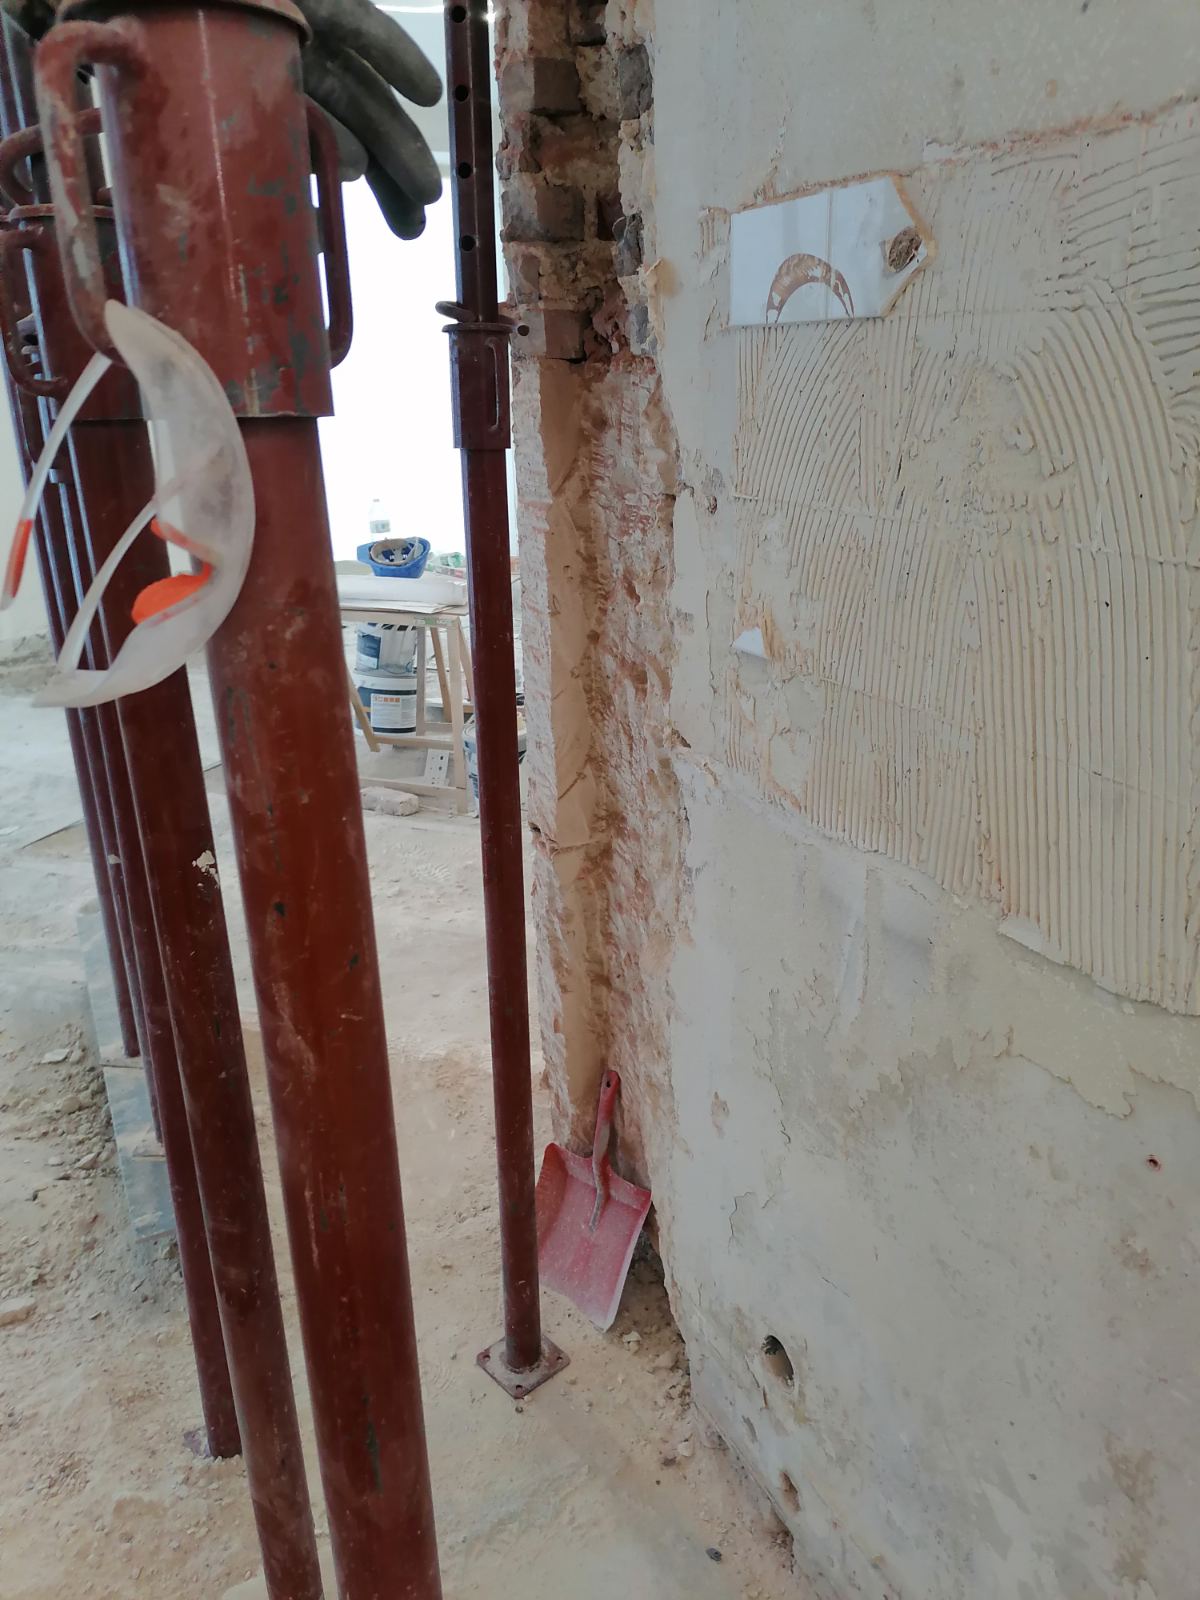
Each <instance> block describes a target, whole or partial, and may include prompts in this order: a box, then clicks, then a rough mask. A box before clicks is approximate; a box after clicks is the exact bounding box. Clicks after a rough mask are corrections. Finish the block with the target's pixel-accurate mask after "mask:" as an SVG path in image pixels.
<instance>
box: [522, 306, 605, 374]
mask: <svg viewBox="0 0 1200 1600" xmlns="http://www.w3.org/2000/svg"><path fill="white" fill-rule="evenodd" d="M521 325H522V326H523V327H525V328H528V330H529V331H528V333H525V334H520V335H518V336H517V337H516V338H515V339H514V340H513V352H514V354H516V355H519V356H545V357H548V358H549V359H550V360H551V361H582V360H583V341H584V335H585V333H586V332H587V330H588V328H589V327H590V326H591V323H590V318H589V317H588V314H587V312H586V311H572V310H569V309H561V308H551V309H550V310H546V311H529V312H527V313H524V314H523V315H522V317H521Z"/></svg>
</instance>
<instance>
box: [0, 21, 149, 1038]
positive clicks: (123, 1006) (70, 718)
mask: <svg viewBox="0 0 1200 1600" xmlns="http://www.w3.org/2000/svg"><path fill="white" fill-rule="evenodd" d="M10 29H12V30H13V31H14V32H17V30H16V29H15V28H14V24H13V23H11V22H10V21H9V20H8V19H7V18H6V19H4V32H5V37H4V39H3V41H0V43H2V45H3V48H2V49H0V133H2V134H3V135H4V136H6V137H7V136H8V135H10V134H13V133H15V132H16V131H17V129H18V128H19V127H20V126H21V112H20V97H21V89H22V87H25V88H26V89H27V90H28V104H29V107H30V108H31V109H32V105H33V95H32V77H31V75H30V71H29V64H28V47H27V46H26V45H25V43H24V37H23V35H20V34H19V32H18V38H19V39H20V40H21V44H20V46H19V48H21V49H24V52H25V63H24V84H23V85H22V83H21V82H20V81H19V78H18V74H17V72H16V71H14V68H13V66H12V63H11V61H10V58H9V50H8V39H7V35H8V31H9V30H10ZM5 287H6V288H7V290H8V292H9V293H10V294H11V295H12V297H13V304H14V308H15V311H16V314H17V316H24V315H26V313H27V312H28V310H29V297H28V291H27V288H26V287H25V284H24V278H23V275H22V274H21V272H20V270H19V268H18V264H17V263H11V264H10V265H9V269H8V274H7V282H6V285H5ZM4 380H5V389H6V392H7V394H8V403H9V411H10V414H11V416H12V423H13V433H14V437H15V441H16V445H17V455H18V460H19V463H20V467H21V476H22V482H24V483H27V482H28V481H29V474H30V472H31V470H32V467H33V461H34V458H35V457H36V456H37V455H38V454H39V453H40V450H41V446H42V439H43V427H42V412H41V409H40V406H39V402H38V400H37V399H36V398H35V397H34V396H33V395H31V394H29V393H27V392H26V391H24V390H21V389H19V388H18V387H17V386H16V384H15V382H14V381H13V378H12V374H11V373H10V372H9V370H8V365H7V362H6V363H4ZM69 515H70V507H69V500H68V495H67V489H66V486H65V485H59V484H54V485H52V486H51V488H50V489H49V490H48V491H47V494H46V496H45V500H44V503H43V506H42V509H41V512H40V515H39V518H38V537H37V539H36V541H35V543H36V549H37V560H38V569H39V576H40V578H41V581H42V591H43V594H44V596H45V600H46V613H47V620H48V623H49V628H50V639H51V643H52V645H53V647H54V649H55V651H56V652H57V651H58V650H59V649H61V647H62V641H63V638H64V636H65V634H66V630H67V628H68V627H69V626H70V624H71V620H72V618H73V617H74V615H75V606H74V599H73V595H72V592H71V587H70V583H69V581H65V582H64V578H65V577H66V574H65V573H64V572H63V570H62V559H63V556H64V553H65V545H66V537H67V534H66V523H67V520H68V519H69ZM66 721H67V738H68V741H69V743H70V746H71V759H72V763H73V765H74V768H75V781H76V783H77V784H78V786H79V798H80V805H81V807H82V810H83V827H84V835H85V837H86V839H87V844H88V852H89V855H90V856H91V861H92V873H93V876H94V877H95V881H96V900H97V904H98V906H99V909H100V921H101V926H102V928H103V932H104V942H105V946H106V948H107V950H108V959H109V968H110V970H111V973H112V982H113V996H114V1000H115V1003H116V1011H117V1022H118V1026H119V1028H120V1033H121V1047H122V1049H123V1050H124V1052H125V1054H126V1055H127V1056H136V1055H137V1054H138V1053H139V1049H140V1045H139V1037H138V1013H139V1011H140V1004H141V1002H140V996H139V995H137V992H136V982H133V983H131V980H130V971H129V930H128V910H127V907H126V905H125V890H124V883H123V880H122V872H121V864H120V862H119V860H117V859H115V838H114V833H113V825H112V801H111V797H110V796H109V793H108V781H107V774H106V772H105V769H104V765H103V760H102V756H101V751H100V744H99V729H98V726H97V723H96V718H95V713H94V712H88V711H70V712H68V713H67V718H66Z"/></svg>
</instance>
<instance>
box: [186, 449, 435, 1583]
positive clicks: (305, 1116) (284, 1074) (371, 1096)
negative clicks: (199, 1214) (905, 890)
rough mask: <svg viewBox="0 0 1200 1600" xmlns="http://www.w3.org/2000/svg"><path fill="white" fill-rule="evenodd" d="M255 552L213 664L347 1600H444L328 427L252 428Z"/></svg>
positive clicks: (336, 1550) (312, 1384) (340, 1571)
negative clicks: (328, 480)
mask: <svg viewBox="0 0 1200 1600" xmlns="http://www.w3.org/2000/svg"><path fill="white" fill-rule="evenodd" d="M242 426H243V434H244V437H245V441H246V448H247V451H248V452H249V455H250V464H251V469H252V471H253V473H254V481H255V487H256V492H257V501H258V528H257V531H256V534H255V543H254V557H253V561H252V563H251V567H250V572H249V574H248V576H247V578H246V583H245V586H244V588H243V590H242V594H241V596H240V598H239V600H238V602H237V605H236V606H235V608H234V611H233V613H232V615H231V616H230V618H229V620H228V621H227V622H226V624H225V625H224V627H223V628H222V629H221V630H220V632H219V633H218V634H217V635H216V637H215V638H214V639H213V641H212V643H211V645H210V647H209V664H210V671H211V674H212V685H213V694H214V697H215V700H216V704H217V711H218V722H219V727H220V733H221V740H222V748H223V751H224V755H225V765H226V772H227V775H228V781H229V797H230V814H231V817H232V820H233V825H234V834H235V837H236V839H237V841H238V859H239V865H240V868H241V878H242V892H243V896H244V899H245V904H246V919H247V925H248V927H249V930H250V940H251V950H252V955H253V964H254V979H255V985H256V988H257V992H258V1003H259V1014H260V1017H261V1020H262V1027H263V1043H264V1048H265V1053H266V1060H267V1069H268V1074H269V1080H270V1086H271V1096H272V1106H273V1109H274V1114H275V1123H276V1128H277V1131H278V1145H279V1152H280V1165H281V1169H282V1175H283V1190H284V1202H285V1206H286V1210H287V1220H288V1232H289V1237H290V1239H291V1245H292V1262H293V1266H294V1269H295V1275H296V1288H297V1293H298V1298H299V1304H300V1317H301V1325H302V1328H303V1332H304V1342H305V1350H306V1354H307V1358H308V1372H309V1386H310V1389H311V1392H312V1402H313V1414H314V1417H315V1420H316V1426H317V1439H318V1443H319V1446H320V1454H321V1470H322V1476H323V1480H324V1485H325V1498H326V1503H327V1505H328V1508H329V1522H330V1531H331V1534H332V1536H333V1542H334V1554H335V1557H336V1562H337V1570H338V1578H339V1584H340V1586H341V1592H342V1594H343V1596H345V1600H368V1597H372V1596H375V1595H379V1596H385V1595H386V1596H388V1597H391V1596H393V1595H394V1596H397V1597H399V1596H406V1597H407V1596H411V1597H412V1600H418V1597H419V1600H438V1597H440V1595H441V1583H440V1580H439V1577H438V1564H437V1547H436V1540H435V1534H434V1522H433V1503H432V1492H431V1488H430V1482H429V1468H428V1462H427V1457H426V1447H425V1429H424V1421H423V1418H422V1408H421V1393H420V1382H419V1376H418V1367H417V1345H416V1332H415V1328H414V1323H413V1314H412V1291H411V1285H410V1280H409V1271H408V1257H407V1252H406V1247H405V1228H404V1212H403V1203H402V1199H401V1191H400V1174H399V1165H398V1155H397V1150H396V1134H395V1116H394V1111H393V1107H392V1099H391V1087H390V1082H389V1074H388V1066H387V1036H386V1032H385V1027H384V1018H383V1003H382V998H381V992H380V981H379V965H378V956H377V952H376V945H375V931H374V926H373V919H372V916H371V904H370V884H369V879H368V872H367V860H366V845H365V839H364V835H363V826H362V799H361V796H360V793H359V787H358V775H357V772H356V770H355V764H354V751H353V735H352V733H351V728H350V721H349V718H348V716H347V714H346V708H345V693H344V686H345V673H344V667H343V661H342V635H341V621H340V617H339V614H338V609H337V591H336V588H335V586H334V581H333V571H332V566H331V562H330V546H329V529H328V525H327V523H326V520H325V509H324V508H325V497H324V484H323V481H322V477H321V467H320V452H319V446H318V443H317V428H316V422H315V421H313V420H309V419H305V418H283V417H278V418H271V419H263V420H261V421H250V420H246V421H245V422H243V425H242Z"/></svg>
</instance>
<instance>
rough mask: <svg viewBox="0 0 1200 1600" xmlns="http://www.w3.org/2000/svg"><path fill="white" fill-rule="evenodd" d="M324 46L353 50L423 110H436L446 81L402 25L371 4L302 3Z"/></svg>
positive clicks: (360, 0)
mask: <svg viewBox="0 0 1200 1600" xmlns="http://www.w3.org/2000/svg"><path fill="white" fill-rule="evenodd" d="M298 3H299V6H300V10H301V11H303V13H304V15H305V17H306V18H307V20H308V23H309V25H310V26H311V28H312V30H313V33H314V34H315V36H316V38H317V40H318V42H319V43H321V44H322V45H325V46H330V45H332V46H334V47H337V46H341V47H342V48H343V49H346V50H352V51H353V52H354V53H355V55H359V56H362V58H363V60H364V61H368V62H370V64H371V66H372V67H374V69H375V71H376V72H377V73H378V74H379V75H380V77H381V78H383V79H385V80H386V81H387V82H388V83H390V84H391V85H392V87H393V88H394V89H398V90H399V91H400V93H401V94H402V95H403V96H404V98H405V99H406V100H411V101H412V102H413V104H414V105H418V106H435V105H437V103H438V101H439V100H440V99H441V98H442V80H441V79H440V78H439V77H438V74H437V69H436V68H435V67H434V66H433V65H432V63H431V62H430V61H429V59H428V57H427V56H426V55H425V53H424V52H423V51H422V50H420V49H419V48H418V47H417V45H415V44H414V43H413V41H412V40H411V39H410V38H409V36H408V35H407V34H406V33H405V31H404V29H403V28H402V27H401V26H400V24H399V23H398V22H396V21H394V20H393V19H392V18H391V17H389V16H388V15H387V14H386V12H383V11H380V10H378V9H377V8H376V7H375V6H374V5H373V4H372V3H371V0H298Z"/></svg>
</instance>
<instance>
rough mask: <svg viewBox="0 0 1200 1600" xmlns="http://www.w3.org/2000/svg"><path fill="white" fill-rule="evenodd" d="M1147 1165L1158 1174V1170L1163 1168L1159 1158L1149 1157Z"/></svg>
mask: <svg viewBox="0 0 1200 1600" xmlns="http://www.w3.org/2000/svg"><path fill="white" fill-rule="evenodd" d="M1146 1165H1147V1166H1148V1167H1152V1168H1153V1169H1154V1171H1155V1172H1157V1171H1158V1169H1159V1168H1160V1167H1161V1166H1162V1162H1161V1161H1160V1160H1159V1159H1158V1157H1157V1156H1147V1157H1146Z"/></svg>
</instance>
